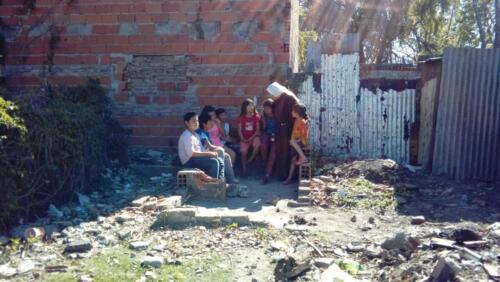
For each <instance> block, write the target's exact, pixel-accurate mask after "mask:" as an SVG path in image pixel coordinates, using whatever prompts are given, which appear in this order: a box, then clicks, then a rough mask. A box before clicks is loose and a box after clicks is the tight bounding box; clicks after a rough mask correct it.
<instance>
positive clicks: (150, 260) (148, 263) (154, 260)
mask: <svg viewBox="0 0 500 282" xmlns="http://www.w3.org/2000/svg"><path fill="white" fill-rule="evenodd" d="M163 261H164V260H163V258H161V257H153V256H147V257H144V258H143V259H142V261H141V266H142V267H154V268H160V267H161V266H162V264H163Z"/></svg>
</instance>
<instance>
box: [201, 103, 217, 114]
mask: <svg viewBox="0 0 500 282" xmlns="http://www.w3.org/2000/svg"><path fill="white" fill-rule="evenodd" d="M211 112H215V108H214V107H212V106H210V105H207V106H205V107H203V110H201V114H200V116H202V115H205V114H208V113H211Z"/></svg>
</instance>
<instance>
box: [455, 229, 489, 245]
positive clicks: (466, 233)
mask: <svg viewBox="0 0 500 282" xmlns="http://www.w3.org/2000/svg"><path fill="white" fill-rule="evenodd" d="M451 238H453V240H455V241H456V242H457V243H462V242H464V241H480V240H481V239H482V237H481V235H479V234H478V232H477V231H475V230H473V229H471V228H460V229H456V230H454V231H453V233H452V234H451Z"/></svg>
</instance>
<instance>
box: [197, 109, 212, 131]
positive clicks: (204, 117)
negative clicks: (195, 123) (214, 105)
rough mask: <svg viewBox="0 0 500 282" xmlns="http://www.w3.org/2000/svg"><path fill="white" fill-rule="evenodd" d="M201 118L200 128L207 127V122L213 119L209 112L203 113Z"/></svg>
mask: <svg viewBox="0 0 500 282" xmlns="http://www.w3.org/2000/svg"><path fill="white" fill-rule="evenodd" d="M199 119H200V128H201V129H205V125H206V124H207V122H209V121H210V120H212V117H211V116H210V115H209V114H208V113H205V114H203V115H201V116H200V118H199Z"/></svg>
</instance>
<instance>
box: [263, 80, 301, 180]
mask: <svg viewBox="0 0 500 282" xmlns="http://www.w3.org/2000/svg"><path fill="white" fill-rule="evenodd" d="M266 90H267V92H268V93H269V94H270V96H271V98H272V99H273V100H274V117H275V119H276V123H277V126H278V127H277V132H276V155H277V156H279V158H277V160H276V173H277V175H278V177H280V178H281V179H282V180H285V179H286V178H287V176H288V169H289V167H290V137H291V136H292V127H293V117H292V110H293V107H294V106H295V105H297V104H298V103H299V99H298V98H297V96H295V94H293V92H292V91H290V90H288V89H287V88H286V87H285V86H283V85H281V84H279V83H278V82H274V83H272V84H271V85H269V86H268V87H267V89H266Z"/></svg>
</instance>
